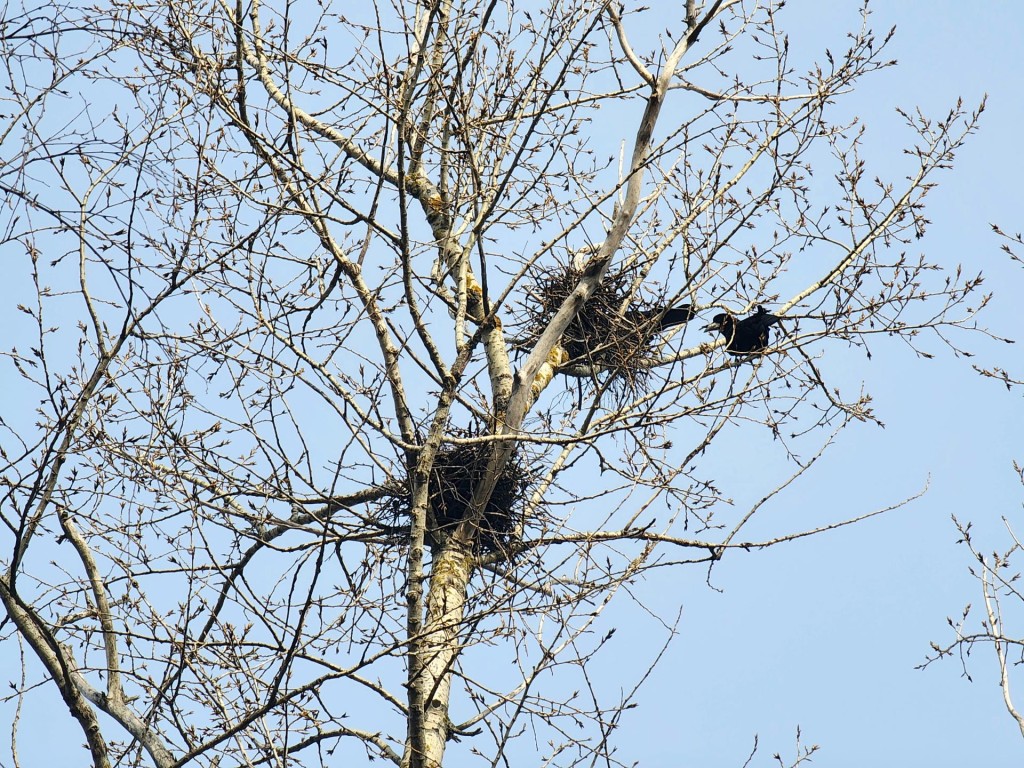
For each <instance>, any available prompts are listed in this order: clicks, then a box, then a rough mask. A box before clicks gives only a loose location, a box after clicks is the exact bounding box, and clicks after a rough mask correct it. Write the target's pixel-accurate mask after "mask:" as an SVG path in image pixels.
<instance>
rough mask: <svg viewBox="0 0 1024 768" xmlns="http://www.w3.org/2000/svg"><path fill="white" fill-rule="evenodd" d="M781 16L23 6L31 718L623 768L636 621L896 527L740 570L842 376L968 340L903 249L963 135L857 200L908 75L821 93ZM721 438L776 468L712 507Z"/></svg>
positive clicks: (20, 66)
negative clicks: (622, 627)
mask: <svg viewBox="0 0 1024 768" xmlns="http://www.w3.org/2000/svg"><path fill="white" fill-rule="evenodd" d="M780 6H781V4H780V3H775V2H759V3H747V2H740V0H716V1H714V2H704V3H698V2H695V1H691V2H687V3H685V7H679V8H677V9H674V10H673V11H672V13H674V14H675V17H673V18H671V19H668V18H659V19H657V20H656V23H653V24H652V21H651V20H650V19H649V17H648V15H647V14H645V11H644V10H643V9H640V10H636V11H634V10H629V9H626V8H624V7H622V6H621V5H620V4H617V3H607V2H592V3H568V2H560V0H551V2H549V3H546V4H542V5H538V6H536V7H530V8H517V7H516V4H499V3H496V2H491V1H490V0H479V1H478V0H468V2H456V1H455V0H436V1H432V2H421V3H410V4H404V5H403V4H397V5H396V4H391V5H388V4H380V3H370V4H363V5H360V6H358V7H356V6H355V5H353V4H341V5H337V6H334V7H332V6H331V5H330V4H329V3H307V2H298V3H291V2H269V3H268V2H263V1H262V0H256V1H255V2H241V0H238V1H237V2H230V0H217V2H214V3H192V2H178V1H177V0H176V1H175V2H170V0H167V1H164V0H156V1H155V2H153V3H148V4H143V5H139V4H138V3H130V2H121V0H104V2H103V3H101V4H100V5H98V6H96V7H94V8H91V9H89V10H88V11H86V10H82V9H78V8H75V7H71V6H69V7H63V6H54V7H47V8H46V9H43V10H39V9H35V10H33V9H29V8H28V7H8V8H6V9H5V11H4V16H3V18H2V19H0V23H2V25H3V26H2V32H3V34H2V35H0V41H2V43H0V44H2V45H3V46H4V50H3V53H4V59H3V60H4V62H5V65H4V66H5V67H6V72H5V74H6V75H7V81H8V83H9V86H8V91H9V93H10V97H9V99H8V104H7V107H6V108H5V109H4V110H2V112H3V118H2V120H3V121H4V122H3V124H2V125H0V137H2V139H3V143H2V150H0V152H2V155H0V161H2V165H0V192H2V195H3V200H4V202H5V208H4V214H3V216H2V221H3V224H4V238H5V239H4V244H5V245H6V246H8V247H9V248H13V247H17V248H18V251H17V255H16V257H14V258H12V259H11V262H12V264H13V266H12V268H11V276H10V280H11V285H12V292H13V293H16V294H17V295H18V296H19V298H18V299H16V300H13V301H10V302H7V300H6V299H5V304H4V306H3V311H4V312H5V313H6V314H5V315H4V321H5V323H6V325H5V327H7V328H9V329H10V335H11V339H12V340H13V341H12V343H11V346H12V348H11V349H10V351H7V352H5V353H4V357H3V362H4V365H5V366H6V368H5V370H4V372H3V375H4V377H5V382H6V381H7V380H10V381H12V382H15V384H14V385H12V387H11V389H12V391H11V392H10V393H5V394H6V396H7V398H8V400H9V402H11V403H13V406H12V407H11V409H10V412H9V414H8V413H5V414H4V415H3V422H2V423H0V428H2V430H3V431H2V443H0V448H2V451H3V453H2V457H3V458H2V461H3V465H4V469H3V485H2V494H3V495H2V500H0V514H2V517H3V523H4V529H3V530H4V533H3V539H2V540H3V543H4V550H3V551H4V553H5V554H3V555H0V563H2V574H0V599H2V601H3V604H4V606H5V610H6V616H7V626H8V627H9V629H8V634H5V635H3V636H2V637H0V640H2V641H3V645H2V646H0V647H2V648H3V649H4V650H3V651H2V652H3V653H5V654H8V653H12V652H11V651H10V649H11V648H12V647H14V646H15V644H16V641H18V640H20V641H22V642H23V643H24V645H25V646H27V647H28V648H29V649H30V650H31V653H32V659H34V661H30V662H27V663H26V664H25V665H24V670H23V680H24V682H22V683H21V684H20V685H18V686H16V690H15V691H14V693H13V694H12V698H11V700H12V701H14V702H16V704H17V705H18V706H19V707H22V709H21V710H19V713H21V714H19V717H18V720H17V722H18V723H20V724H21V725H20V726H19V727H24V723H25V722H26V719H28V718H38V717H42V716H43V715H40V713H38V712H31V711H30V710H31V693H32V690H33V688H34V686H35V685H36V684H37V683H41V684H43V685H51V686H53V687H54V688H55V690H56V692H57V693H58V694H59V696H60V700H61V701H62V702H63V704H64V706H66V708H67V711H68V713H69V715H70V717H69V718H68V720H67V723H63V721H62V724H61V725H60V727H61V728H62V729H63V730H62V732H64V731H68V730H69V729H70V727H71V726H72V725H73V726H74V727H75V728H77V729H78V731H79V732H80V733H81V734H83V735H84V740H85V742H86V743H87V745H88V748H89V750H90V752H91V759H92V761H93V764H94V765H97V766H103V765H114V764H118V765H157V766H177V765H186V764H187V765H210V766H218V765H220V766H224V765H295V764H301V765H307V764H309V765H315V764H333V763H339V762H341V763H343V762H346V761H353V760H366V759H370V758H372V759H377V758H382V759H384V760H387V761H388V762H390V763H393V764H395V765H399V766H402V768H421V767H429V768H439V766H441V765H443V764H445V763H446V762H447V763H448V764H455V763H458V764H460V765H461V764H464V763H465V764H469V763H472V762H474V761H477V762H480V763H483V764H490V765H498V764H503V763H504V764H509V763H512V762H529V763H537V764H552V765H556V764H557V765H563V764H565V765H576V764H584V763H585V764H593V763H594V762H598V761H600V762H605V763H607V764H611V762H614V761H620V760H622V758H621V757H617V756H616V755H615V749H616V747H615V744H614V737H615V731H616V729H617V728H618V727H619V723H620V720H621V717H622V715H623V713H624V712H626V711H627V710H628V709H629V708H630V707H631V706H633V704H634V703H635V702H636V700H637V697H638V696H639V689H640V684H641V683H642V682H643V680H644V679H646V677H647V676H648V675H649V674H650V673H651V670H652V669H653V667H654V665H655V664H656V663H657V661H658V659H659V658H660V657H661V654H662V652H663V650H664V647H665V645H666V644H667V643H668V642H669V640H670V639H671V637H672V635H673V634H674V628H675V626H676V621H677V618H678V617H677V615H673V614H671V613H670V614H669V615H666V616H664V617H660V621H661V623H660V625H659V626H660V627H661V628H662V629H663V630H664V631H665V636H664V637H663V638H655V639H654V640H652V644H651V647H650V648H649V649H643V650H644V652H647V653H648V654H649V659H650V662H649V664H648V665H647V666H645V667H644V668H643V669H641V670H640V671H639V672H637V673H636V680H634V681H631V682H629V683H622V681H618V680H617V681H614V682H613V683H611V682H609V683H605V682H604V681H601V680H598V679H596V678H595V677H594V676H592V675H591V672H590V670H591V669H593V668H595V664H596V661H595V659H597V658H599V657H600V655H601V654H602V653H605V652H606V651H607V649H608V648H611V647H613V645H614V642H615V641H614V639H613V637H614V627H612V626H610V625H609V624H608V623H607V622H606V620H605V609H606V608H607V606H609V605H610V604H611V603H612V601H613V600H614V599H615V598H616V597H617V596H618V595H619V593H620V592H621V591H622V590H623V589H627V588H628V587H629V585H630V584H631V583H632V582H633V581H634V580H637V579H640V578H651V579H654V578H657V577H658V576H660V574H662V573H666V572H668V571H671V570H672V569H673V568H682V567H692V566H694V565H697V566H699V567H709V566H710V565H711V564H713V563H715V562H716V561H718V560H720V559H721V558H723V557H727V556H728V557H732V556H733V554H734V553H735V554H736V555H738V554H739V553H740V552H742V551H746V550H749V549H751V548H757V547H766V546H771V545H774V544H777V543H780V542H783V541H791V540H793V539H794V538H798V537H803V536H810V535H813V534H816V533H820V532H823V531H826V530H832V529H834V528H836V527H841V526H843V525H848V524H851V523H853V522H856V521H857V520H860V519H863V518H864V517H869V516H872V515H875V514H880V513H882V512H884V511H885V510H869V511H865V512H864V514H863V515H859V516H857V517H856V518H855V519H851V520H835V519H823V520H821V521H820V525H816V526H815V527H814V528H812V529H810V530H804V531H793V530H788V529H779V530H778V531H776V532H775V534H773V535H772V536H770V537H769V538H765V539H759V540H750V539H748V538H746V526H747V524H748V523H749V521H750V520H751V519H752V518H753V517H755V516H756V515H757V514H758V513H759V512H760V511H761V510H762V509H763V508H765V507H766V506H768V505H770V504H772V503H774V501H775V500H776V499H778V498H780V497H781V496H783V495H784V494H785V493H786V492H787V490H788V489H789V488H791V487H792V486H794V485H795V484H797V483H799V482H800V480H801V479H802V478H803V477H804V475H805V474H806V473H808V472H810V471H812V470H813V468H814V466H815V463H816V461H817V459H818V458H819V457H820V456H822V455H823V454H824V453H825V451H826V450H827V448H828V447H829V446H830V445H832V443H833V442H834V441H835V440H837V439H839V435H840V433H841V432H842V429H843V427H845V426H846V425H847V424H849V423H850V422H851V421H854V420H862V421H871V420H875V416H874V414H873V413H872V411H871V408H870V398H869V397H868V396H867V395H866V394H864V393H860V394H858V395H857V396H855V397H852V398H847V397H845V396H844V395H843V394H841V393H840V392H838V391H837V390H836V388H835V386H834V384H833V383H832V382H831V380H830V376H829V371H830V370H834V369H830V367H829V363H830V360H829V358H832V359H840V358H844V357H848V356H849V355H853V354H858V355H859V354H863V353H865V352H868V353H869V352H870V349H871V347H872V346H873V345H875V344H883V343H887V342H888V341H889V340H890V339H894V340H896V341H898V342H899V343H900V344H905V345H906V346H908V347H909V348H910V350H911V352H912V353H916V354H922V355H931V354H933V352H932V351H929V350H934V349H943V348H945V349H949V350H952V352H954V353H959V352H961V351H963V350H964V349H965V348H967V346H968V345H969V344H970V341H971V339H972V338H974V336H975V335H977V334H985V333H987V332H986V331H985V330H984V328H983V327H982V326H980V325H979V324H978V323H977V321H976V318H975V315H976V309H972V308H971V307H977V306H978V303H976V302H974V301H973V300H974V298H975V297H976V296H977V295H978V291H979V286H980V278H976V277H970V276H968V277H965V276H964V275H963V274H962V273H961V271H960V270H959V268H958V266H957V265H953V264H935V263H933V262H932V261H931V260H929V259H927V258H925V257H924V256H920V257H918V256H912V255H910V254H909V249H910V248H911V244H912V243H913V242H915V239H916V238H917V237H919V236H920V235H921V234H922V232H923V231H924V229H925V226H926V223H927V221H926V219H925V217H924V213H923V201H924V198H925V196H926V194H927V192H928V191H929V189H931V187H932V186H933V185H934V183H935V178H936V175H937V173H938V172H940V171H941V170H942V169H944V168H946V167H948V166H949V165H951V164H952V163H953V161H954V159H955V155H956V152H957V150H958V149H959V148H960V146H961V145H962V144H963V142H964V141H965V140H966V139H967V138H968V137H969V136H970V134H972V133H973V132H974V130H975V127H976V122H977V118H978V113H976V112H971V111H970V110H969V109H965V108H964V107H963V106H962V105H960V104H957V105H956V106H955V107H954V108H953V109H952V110H951V111H950V113H949V114H948V115H944V116H943V119H941V120H937V121H933V120H930V119H928V118H927V117H924V116H922V115H909V114H908V115H907V116H906V117H907V127H906V135H905V137H904V138H905V144H906V148H907V154H906V156H905V157H906V158H908V159H907V160H905V161H904V164H903V166H902V167H900V168H897V169H889V168H887V167H886V163H885V162H883V161H880V162H879V163H877V165H878V166H879V167H878V168H874V167H871V164H870V163H867V162H866V161H865V159H864V158H862V157H861V153H862V149H863V145H862V139H861V136H860V134H859V133H858V132H857V130H856V129H855V128H854V127H852V126H849V125H844V124H842V123H839V122H837V121H835V120H834V119H833V118H832V116H831V111H832V105H833V103H834V102H836V101H837V100H840V99H842V98H843V97H844V95H845V94H847V93H849V92H851V91H852V90H853V89H855V88H857V87H858V86H859V84H860V80H861V78H862V77H863V76H865V75H867V74H872V73H876V72H878V71H879V70H884V69H885V68H886V67H888V66H890V62H889V61H888V59H887V58H886V56H885V54H884V52H885V48H886V43H887V42H888V38H878V37H876V36H875V35H874V34H873V33H872V31H871V29H870V24H869V23H868V21H869V16H868V13H867V9H866V8H863V9H862V14H863V25H862V26H861V27H859V28H857V29H854V30H853V31H852V32H851V33H850V37H849V40H848V42H847V43H846V45H847V49H846V50H845V52H844V53H843V54H842V55H835V54H833V53H829V52H828V51H827V50H826V46H825V45H822V46H821V49H820V51H819V52H818V53H819V56H818V59H817V62H816V61H808V62H805V63H804V65H803V66H802V68H799V69H798V68H796V67H795V65H794V64H793V63H792V61H791V56H792V54H791V51H790V48H789V43H788V39H787V37H786V34H785V31H784V30H783V29H782V26H781V24H782V19H781V17H779V16H777V15H776V12H777V10H778V9H779V7H780ZM833 50H835V48H833ZM755 53H756V56H754V55H753V54H755ZM796 72H804V73H806V74H799V75H798V74H795V73H796ZM723 73H725V74H723ZM979 112H980V109H979ZM812 177H813V179H815V180H820V179H834V182H829V183H828V184H825V185H824V186H823V185H822V184H821V182H820V181H815V182H814V183H813V184H812V181H811V179H812ZM876 178H877V183H876V181H875V180H876ZM890 178H891V179H892V180H891V181H890V180H889V179H890ZM6 295H7V294H5V296H6ZM25 297H31V300H28V299H26V298H25ZM684 304H685V305H688V306H689V310H688V311H686V312H682V314H683V315H685V316H686V318H687V319H686V320H684V321H681V322H678V323H676V324H675V325H672V326H671V327H668V326H666V327H661V326H662V323H661V321H662V319H663V318H666V317H668V315H667V314H666V312H667V310H668V309H669V308H670V307H674V308H676V309H677V310H680V311H681V310H682V305H684ZM980 304H981V305H984V301H983V300H982V301H981V302H980ZM759 307H762V308H763V309H765V310H766V311H768V312H770V313H773V314H774V315H776V316H778V317H779V318H781V319H780V321H779V323H778V324H777V325H776V326H775V327H773V328H772V329H771V331H770V334H769V336H768V337H767V338H766V342H765V344H764V345H763V346H762V347H761V348H758V349H756V350H753V351H752V353H751V354H739V353H737V350H736V349H735V348H733V347H730V346H729V345H730V344H731V343H732V342H731V340H729V339H726V338H724V337H722V336H721V335H701V331H700V329H699V327H698V326H699V325H700V324H701V321H700V320H699V319H698V318H704V319H705V320H706V321H710V320H711V318H712V317H714V316H715V315H716V314H717V313H720V312H723V313H724V312H729V313H732V314H733V315H735V316H740V315H746V314H750V313H754V312H757V311H758V308H759ZM592 337H593V338H592ZM727 348H728V349H727ZM978 370H979V372H980V373H982V374H984V375H988V376H993V377H996V378H999V377H1000V376H1001V375H1003V376H1006V375H1005V374H1002V373H1001V372H1002V369H1000V368H998V367H994V366H993V367H990V368H984V367H981V366H979V368H978ZM1007 380H1008V379H1007ZM737 425H745V426H743V427H742V428H743V429H764V430H768V431H769V432H770V433H771V434H772V435H773V437H775V438H776V439H777V443H778V445H779V446H780V451H781V452H782V454H783V455H784V456H786V457H787V459H788V460H789V461H790V463H791V464H792V471H791V472H790V473H789V474H788V475H787V476H786V477H781V478H775V479H773V480H772V481H770V482H769V483H768V485H767V487H766V488H765V491H764V495H763V498H762V500H761V501H760V502H759V503H758V504H756V505H754V506H753V507H752V508H750V509H746V510H738V511H723V509H726V508H727V506H726V505H725V504H724V501H725V500H726V499H728V498H729V492H728V490H727V489H725V488H723V487H721V485H722V483H721V482H720V481H719V478H718V477H717V475H718V469H717V468H716V467H715V466H714V465H713V463H711V462H710V461H709V460H708V459H707V458H706V457H707V454H708V452H707V448H708V447H709V446H710V445H711V444H712V443H713V442H714V441H715V440H716V439H718V438H719V437H721V436H722V435H727V434H729V433H731V432H732V431H733V430H735V429H738V428H741V427H738V426H737ZM801 456H803V457H807V456H810V458H800V457H801ZM896 505H898V502H896ZM670 566H671V567H670ZM666 628H667V629H666ZM634 655H636V654H634ZM641 655H642V654H641ZM4 658H5V659H6V658H7V656H4ZM1000 658H1004V657H1002V656H1001V657H1000ZM574 691H582V692H583V694H581V695H575V694H574V693H573V692H574ZM609 691H610V692H609ZM622 691H626V692H627V693H622ZM100 713H103V714H104V715H105V717H101V716H100ZM45 716H47V717H50V716H51V715H50V714H46V715H45ZM55 727H57V726H55ZM16 732H17V727H16V728H15V729H14V730H13V731H12V747H11V751H12V752H13V751H16V747H15V746H14V745H15V743H16V741H17V740H16ZM811 752H813V749H811V750H808V748H805V747H802V746H800V743H799V740H798V745H797V755H798V756H797V763H799V762H801V761H803V760H806V759H808V758H809V756H810V754H811ZM453 753H454V754H453ZM623 762H627V763H628V762H629V761H628V760H625V761H623Z"/></svg>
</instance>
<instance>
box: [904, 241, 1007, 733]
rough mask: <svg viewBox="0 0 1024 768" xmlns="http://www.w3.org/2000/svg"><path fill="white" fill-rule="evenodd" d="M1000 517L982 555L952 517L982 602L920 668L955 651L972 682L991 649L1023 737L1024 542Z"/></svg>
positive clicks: (993, 373) (995, 375) (1000, 373)
mask: <svg viewBox="0 0 1024 768" xmlns="http://www.w3.org/2000/svg"><path fill="white" fill-rule="evenodd" d="M992 229H993V230H994V231H995V234H996V235H997V236H998V237H999V238H1000V240H1002V249H1003V251H1004V252H1005V253H1006V254H1007V255H1009V257H1010V258H1011V259H1012V260H1013V261H1015V262H1017V263H1018V264H1019V265H1024V258H1022V257H1021V254H1020V253H1019V251H1020V249H1021V246H1024V237H1022V236H1021V234H1020V233H1016V234H1012V235H1011V234H1009V233H1006V232H1004V231H1002V230H1001V229H1000V228H999V227H998V226H997V225H992ZM974 369H975V370H976V371H977V372H978V373H980V374H981V375H983V376H985V377H987V378H991V379H994V380H996V381H999V382H1000V383H1002V384H1004V385H1005V386H1006V388H1007V389H1008V390H1012V389H1013V388H1014V387H1019V386H1021V385H1024V381H1022V380H1021V379H1019V378H1015V376H1016V375H1017V374H1011V373H1010V372H1009V371H1008V370H1006V369H1005V368H1000V367H991V368H984V367H982V366H979V365H975V366H974ZM1013 469H1014V471H1015V472H1016V474H1017V478H1018V479H1019V481H1020V483H1021V485H1022V486H1024V467H1021V466H1020V465H1019V464H1017V463H1016V462H1014V464H1013ZM1001 520H1002V524H1003V527H1004V528H1005V531H1006V536H1005V542H1006V543H1005V544H1004V545H1003V546H1005V549H1002V550H999V549H996V550H992V552H991V553H990V554H986V551H987V547H986V545H984V544H979V543H978V542H977V541H976V539H975V533H974V522H973V521H972V520H969V519H966V518H964V519H963V520H961V519H958V518H957V516H956V515H954V516H953V524H954V525H955V526H956V529H957V531H958V532H959V534H960V538H959V539H958V540H957V543H958V544H962V545H963V546H964V547H966V549H967V551H968V552H969V554H970V560H971V566H970V567H969V569H968V570H969V573H970V575H971V578H972V579H974V580H976V581H977V582H978V587H979V592H980V597H981V603H980V605H979V606H978V608H977V610H973V606H972V604H968V605H967V606H965V607H964V609H963V611H962V612H961V614H960V616H958V617H957V618H956V619H954V618H951V617H950V618H947V619H946V623H947V624H948V625H949V627H950V628H951V629H952V630H953V634H954V638H953V640H952V641H951V642H948V643H944V644H941V645H940V644H939V643H936V642H932V644H931V647H932V651H933V653H932V654H931V655H929V656H928V657H927V659H926V660H925V662H924V663H923V664H921V666H920V667H919V668H922V669H923V668H924V667H927V666H929V665H931V664H932V663H933V662H935V661H938V660H940V659H944V658H952V657H953V656H954V655H956V656H957V658H958V659H959V661H960V665H961V669H962V671H963V676H964V677H965V678H967V679H968V680H971V679H972V678H971V675H970V672H969V671H968V659H969V658H970V656H971V654H972V653H973V652H974V650H975V648H976V647H979V648H986V647H988V648H991V650H992V652H993V654H994V656H995V661H996V668H997V671H998V678H997V679H998V682H999V687H1000V689H1001V690H1002V695H1003V704H1004V705H1005V706H1006V711H1007V712H1008V713H1009V715H1010V717H1011V718H1012V719H1013V721H1014V722H1015V723H1016V724H1017V727H1018V728H1019V729H1020V732H1021V736H1024V712H1022V708H1021V706H1020V704H1019V703H1018V702H1019V701H1020V685H1019V684H1017V685H1014V683H1013V681H1014V677H1015V676H1014V675H1012V674H1011V672H1012V671H1013V668H1015V667H1019V666H1020V665H1021V664H1022V663H1024V638H1021V637H1019V636H1017V635H1015V634H1014V628H1015V627H1018V626H1021V625H1024V616H1022V615H1021V611H1022V609H1024V593H1022V592H1021V588H1020V571H1019V570H1018V568H1019V566H1018V563H1019V562H1020V556H1021V555H1020V553H1021V551H1022V550H1024V544H1022V542H1021V537H1020V535H1019V534H1018V533H1017V530H1016V528H1015V525H1014V521H1013V520H1012V519H1011V518H1009V517H1007V516H1006V515H1003V516H1002V517H1001ZM972 611H973V612H972ZM978 614H980V616H981V618H980V619H976V620H975V619H974V617H975V616H977V615H978ZM1015 697H1016V698H1015Z"/></svg>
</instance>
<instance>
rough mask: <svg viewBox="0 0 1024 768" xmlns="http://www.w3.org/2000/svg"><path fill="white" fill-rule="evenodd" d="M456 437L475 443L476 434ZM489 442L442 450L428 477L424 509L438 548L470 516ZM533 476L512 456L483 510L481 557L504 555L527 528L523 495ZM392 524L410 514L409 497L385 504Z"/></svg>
mask: <svg viewBox="0 0 1024 768" xmlns="http://www.w3.org/2000/svg"><path fill="white" fill-rule="evenodd" d="M455 432H456V434H457V436H458V437H477V436H479V435H480V434H481V430H480V429H479V428H471V429H458V430H455ZM493 450H494V443H493V442H479V443H458V444H450V445H445V446H442V447H441V448H440V449H439V450H438V452H437V456H435V458H434V466H433V468H432V469H431V471H430V481H429V482H430V499H429V504H428V507H427V531H426V534H427V541H428V542H429V543H430V544H432V545H435V546H436V545H439V544H441V543H442V542H444V540H445V539H447V537H448V536H450V535H451V534H452V533H453V532H454V531H455V528H456V527H457V526H458V524H459V523H461V522H462V521H463V520H464V519H465V517H466V514H467V513H468V512H469V509H470V505H471V504H472V501H473V493H474V492H475V491H476V488H477V487H478V486H479V484H480V483H481V482H482V480H483V479H484V475H485V473H486V471H487V463H488V461H489V459H490V456H491V453H492V452H493ZM533 479H534V477H533V473H532V472H531V471H530V470H529V469H528V468H527V466H526V465H525V463H524V461H523V459H522V456H521V454H520V451H519V449H516V450H514V451H513V453H512V455H511V456H510V457H509V459H508V461H507V462H506V464H505V468H504V469H503V470H502V472H501V475H500V476H499V477H498V480H497V483H495V486H494V492H493V493H492V494H491V498H490V499H489V500H488V502H487V503H486V504H485V505H484V510H483V517H482V519H481V521H480V525H479V531H478V535H477V547H478V549H479V550H481V551H484V552H495V551H507V550H509V548H510V545H511V544H513V543H514V542H515V541H517V540H518V539H519V538H520V536H521V532H522V529H523V526H524V524H525V522H526V521H525V507H526V494H527V489H528V488H529V486H530V485H531V483H532V482H533ZM387 506H388V511H389V513H390V516H391V517H392V519H395V520H398V519H401V518H402V517H405V516H407V515H408V514H409V510H410V506H411V497H410V496H409V494H405V495H404V496H401V497H397V498H393V499H392V500H391V501H390V502H388V505H387Z"/></svg>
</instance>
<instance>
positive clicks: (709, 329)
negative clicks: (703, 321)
mask: <svg viewBox="0 0 1024 768" xmlns="http://www.w3.org/2000/svg"><path fill="white" fill-rule="evenodd" d="M701 330H702V331H707V332H708V333H713V332H714V331H720V330H722V326H721V324H720V323H708V324H707V325H705V326H704V327H703V328H701Z"/></svg>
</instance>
